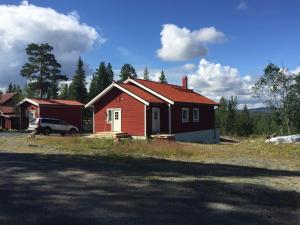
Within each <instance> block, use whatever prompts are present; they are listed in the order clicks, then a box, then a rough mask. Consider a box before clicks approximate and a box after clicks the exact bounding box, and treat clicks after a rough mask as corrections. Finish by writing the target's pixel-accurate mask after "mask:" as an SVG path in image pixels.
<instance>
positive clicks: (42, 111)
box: [21, 102, 82, 130]
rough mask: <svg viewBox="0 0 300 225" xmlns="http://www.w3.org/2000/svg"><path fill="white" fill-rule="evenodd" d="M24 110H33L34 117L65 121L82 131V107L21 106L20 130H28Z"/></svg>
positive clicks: (24, 104) (28, 104)
mask: <svg viewBox="0 0 300 225" xmlns="http://www.w3.org/2000/svg"><path fill="white" fill-rule="evenodd" d="M26 110H35V112H36V117H44V118H55V119H61V120H64V121H66V122H67V123H68V124H70V125H73V126H76V127H78V129H80V130H81V129H82V107H81V106H55V105H54V106H46V105H41V106H40V107H37V106H35V105H32V104H30V103H27V102H26V103H23V104H22V106H21V129H27V128H28V123H29V121H28V117H26V116H25V115H26Z"/></svg>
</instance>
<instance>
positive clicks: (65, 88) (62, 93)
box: [58, 84, 69, 99]
mask: <svg viewBox="0 0 300 225" xmlns="http://www.w3.org/2000/svg"><path fill="white" fill-rule="evenodd" d="M58 98H59V99H69V85H68V84H61V85H60V89H59V95H58Z"/></svg>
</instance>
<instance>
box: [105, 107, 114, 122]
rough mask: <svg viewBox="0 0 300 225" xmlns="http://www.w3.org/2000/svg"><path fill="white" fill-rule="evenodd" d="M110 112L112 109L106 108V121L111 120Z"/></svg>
mask: <svg viewBox="0 0 300 225" xmlns="http://www.w3.org/2000/svg"><path fill="white" fill-rule="evenodd" d="M112 112H113V110H112V109H108V110H107V118H106V120H107V122H108V123H110V122H111V120H112Z"/></svg>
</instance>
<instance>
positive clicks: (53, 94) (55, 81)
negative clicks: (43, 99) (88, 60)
mask: <svg viewBox="0 0 300 225" xmlns="http://www.w3.org/2000/svg"><path fill="white" fill-rule="evenodd" d="M60 67H61V65H60V64H59V63H56V64H55V65H54V66H53V68H52V70H51V75H50V89H49V92H48V98H52V99H56V98H57V97H58V91H59V82H60V81H66V80H68V77H67V76H66V75H62V74H61V71H60Z"/></svg>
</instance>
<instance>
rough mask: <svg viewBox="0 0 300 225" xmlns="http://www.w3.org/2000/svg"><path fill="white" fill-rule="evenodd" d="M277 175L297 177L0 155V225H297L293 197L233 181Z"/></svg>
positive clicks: (299, 197)
mask: <svg viewBox="0 0 300 225" xmlns="http://www.w3.org/2000/svg"><path fill="white" fill-rule="evenodd" d="M281 176H288V177H296V178H299V176H300V172H297V171H294V172H293V171H282V170H268V169H257V168H251V167H243V166H231V165H222V164H202V163H189V162H172V161H165V160H157V159H143V160H142V159H123V160H113V159H109V160H108V159H106V160H100V159H98V160H95V159H94V158H92V157H82V158H79V157H76V158H73V157H72V156H67V155H47V156H46V155H39V154H10V153H0V224H6V225H10V224H26V225H27V224H28V225H29V224H30V225H35V224H37V225H47V224H64V225H67V224H72V225H76V224H80V225H89V224H112V225H114V224H115V225H123V224H143V225H147V224H149V225H150V224H164V225H167V224H170V225H176V224H180V225H188V224H204V225H205V224H214V225H219V224H222V225H223V224H228V225H234V224H241V225H245V224H249V225H254V224H300V216H299V208H300V194H299V193H298V192H293V191H285V190H276V189H272V188H270V187H268V186H266V185H264V184H251V182H247V183H243V182H234V181H236V180H238V178H255V177H281ZM222 178H234V179H233V182H224V181H222ZM262 180H263V178H262Z"/></svg>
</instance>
